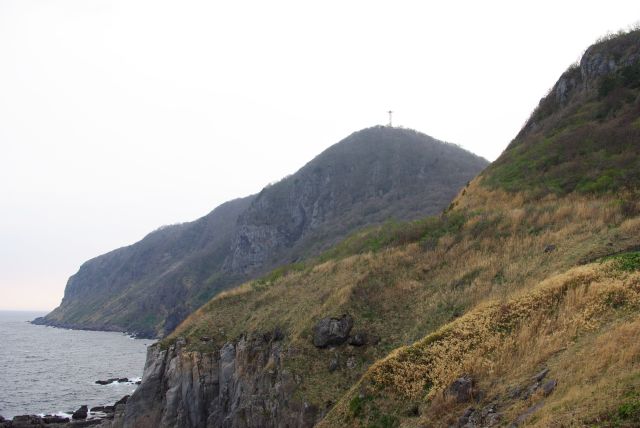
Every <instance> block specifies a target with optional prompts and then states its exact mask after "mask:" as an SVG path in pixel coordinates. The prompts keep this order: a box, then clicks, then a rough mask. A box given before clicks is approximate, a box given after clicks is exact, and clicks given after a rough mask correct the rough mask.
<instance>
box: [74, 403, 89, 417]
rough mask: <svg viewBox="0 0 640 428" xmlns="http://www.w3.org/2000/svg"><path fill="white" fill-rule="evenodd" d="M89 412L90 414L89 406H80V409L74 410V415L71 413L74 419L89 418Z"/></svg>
mask: <svg viewBox="0 0 640 428" xmlns="http://www.w3.org/2000/svg"><path fill="white" fill-rule="evenodd" d="M88 414H89V408H88V407H87V406H80V408H79V409H78V410H76V411H75V412H73V415H71V418H72V419H74V420H75V419H87V416H88Z"/></svg>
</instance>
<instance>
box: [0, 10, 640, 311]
mask: <svg viewBox="0 0 640 428" xmlns="http://www.w3.org/2000/svg"><path fill="white" fill-rule="evenodd" d="M638 19H640V2H638V1H637V0H636V1H615V0H609V1H607V2H602V1H577V2H561V1H530V2H526V3H525V2H514V1H508V2H490V1H483V2H477V1H469V2H455V1H446V2H445V1H440V2H426V1H415V2H408V1H385V2H377V1H371V0H367V1H361V2H360V1H358V2H356V1H347V0H341V1H335V2H334V1H326V0H325V1H322V2H313V3H312V2H306V1H300V0H298V1H291V2H280V1H273V0H272V1H255V2H247V1H226V2H217V1H211V0H209V1H185V0H181V1H177V0H176V1H161V0H149V1H146V0H145V1H140V0H64V1H63V0H0V309H47V310H48V309H53V308H54V307H55V306H57V304H58V303H59V302H60V299H61V298H62V294H63V290H64V286H65V283H66V280H67V278H68V276H70V275H71V274H73V273H75V272H76V271H77V269H78V268H79V266H80V264H81V263H82V262H83V261H85V260H87V259H89V258H91V257H94V256H96V255H98V254H101V253H104V252H106V251H109V250H111V249H114V248H117V247H120V246H123V245H128V244H131V243H133V242H135V241H137V240H139V239H140V238H142V237H143V236H144V235H145V234H146V233H148V232H149V231H151V230H153V229H155V228H157V227H158V226H161V225H164V224H171V223H176V222H183V221H188V220H193V219H195V218H197V217H200V216H202V215H204V214H206V213H207V212H209V211H210V210H211V209H213V208H214V207H215V206H217V205H219V204H220V203H222V202H224V201H226V200H228V199H232V198H235V197H240V196H245V195H248V194H251V193H255V192H257V191H259V190H260V189H261V188H262V187H263V186H264V185H266V184H267V183H269V182H273V181H276V180H278V179H280V178H282V177H283V176H285V175H288V174H291V173H293V172H295V171H296V170H297V169H298V168H299V167H301V166H302V165H303V164H304V163H306V162H307V161H309V160H310V159H312V158H313V157H314V156H315V155H317V154H318V153H320V152H321V151H322V150H324V149H325V148H327V147H328V146H330V145H331V144H334V143H336V142H338V141H339V140H340V139H342V138H344V137H346V136H347V135H348V134H350V133H351V132H353V131H356V130H358V129H361V128H364V127H368V126H371V125H376V124H385V123H386V121H387V114H386V111H387V110H389V109H393V110H394V111H395V112H396V113H395V116H394V119H395V120H394V122H395V124H398V125H402V126H406V127H411V128H414V129H417V130H419V131H422V132H424V133H426V134H429V135H431V136H433V137H435V138H438V139H441V140H445V141H450V142H454V143H457V144H459V145H461V146H463V147H464V148H466V149H468V150H470V151H473V152H475V153H477V154H479V155H481V156H484V157H486V158H487V159H489V160H493V159H495V158H496V157H497V156H498V155H499V154H500V152H501V151H502V150H503V149H504V148H505V147H506V145H507V144H508V143H509V141H510V139H511V138H513V137H514V136H515V134H516V133H517V131H518V130H519V128H520V127H521V125H522V124H523V123H524V121H525V120H526V119H527V117H528V116H529V114H530V112H531V111H532V110H533V108H534V107H535V106H536V105H537V103H538V101H539V99H540V98H541V97H542V96H543V95H544V94H545V93H546V91H547V90H548V89H549V88H550V87H551V86H552V85H553V84H554V82H555V81H556V79H557V78H558V77H559V75H560V74H561V73H562V72H563V71H564V69H565V68H566V67H567V66H569V65H570V64H571V63H572V62H574V61H576V60H577V59H578V58H579V56H580V55H581V53H582V52H583V51H584V49H585V48H587V47H588V46H589V45H590V44H591V43H592V42H593V41H594V40H595V39H596V38H598V37H599V36H601V35H603V34H605V33H607V32H609V31H616V30H618V29H620V28H625V27H628V26H629V25H631V24H633V23H635V22H637V20H638Z"/></svg>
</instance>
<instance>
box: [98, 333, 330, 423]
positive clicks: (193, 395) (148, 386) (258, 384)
mask: <svg viewBox="0 0 640 428" xmlns="http://www.w3.org/2000/svg"><path fill="white" fill-rule="evenodd" d="M281 339H282V337H281V336H279V335H278V333H276V334H254V335H251V336H243V337H241V338H239V340H237V341H235V342H227V343H225V344H224V345H223V346H222V347H221V348H219V349H218V350H216V351H215V352H211V351H210V352H199V351H188V350H186V349H185V343H184V341H183V340H178V341H176V342H175V343H174V344H173V345H171V346H169V347H168V348H166V349H162V348H161V347H160V346H158V345H153V346H152V347H150V349H149V351H148V357H147V363H146V366H145V371H144V377H143V380H142V384H141V385H140V387H139V388H138V390H136V392H135V393H134V394H133V396H132V397H131V398H130V399H129V401H128V402H127V406H126V411H125V412H124V413H123V414H122V415H119V417H116V420H115V421H114V422H112V423H108V424H107V425H110V426H113V427H114V428H115V427H127V428H129V427H131V428H134V427H135V428H147V427H148V428H157V427H267V426H273V427H311V426H313V425H314V424H315V423H316V422H317V420H318V418H319V412H318V409H317V408H316V407H314V406H311V405H309V404H308V403H304V402H299V401H296V400H295V399H294V397H293V395H294V392H295V390H296V388H297V384H298V382H299V380H298V379H297V378H296V376H295V375H294V374H292V373H291V372H290V371H288V370H287V369H285V368H284V367H283V364H282V360H283V359H284V358H286V357H287V352H288V349H287V348H286V347H285V346H284V345H283V343H282V341H281Z"/></svg>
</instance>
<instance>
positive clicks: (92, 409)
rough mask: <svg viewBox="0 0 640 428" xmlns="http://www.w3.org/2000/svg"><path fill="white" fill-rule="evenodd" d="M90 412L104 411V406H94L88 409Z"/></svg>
mask: <svg viewBox="0 0 640 428" xmlns="http://www.w3.org/2000/svg"><path fill="white" fill-rule="evenodd" d="M89 411H91V412H104V406H96V407H92V408H91V409H89Z"/></svg>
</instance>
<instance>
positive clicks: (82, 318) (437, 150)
mask: <svg viewBox="0 0 640 428" xmlns="http://www.w3.org/2000/svg"><path fill="white" fill-rule="evenodd" d="M486 165H487V162H486V161H485V160H484V159H482V158H480V157H478V156H475V155H473V154H471V153H469V152H467V151H465V150H463V149H461V148H459V147H457V146H455V145H453V144H448V143H443V142H440V141H437V140H435V139H433V138H431V137H429V136H427V135H424V134H421V133H419V132H416V131H412V130H407V129H398V128H390V127H381V126H379V127H374V128H369V129H365V130H362V131H359V132H356V133H354V134H352V135H350V136H349V137H347V138H345V139H344V140H343V141H341V142H339V143H337V144H335V145H333V146H331V147H330V148H329V149H327V150H325V151H324V152H323V153H322V154H320V155H319V156H318V157H316V158H315V159H313V160H312V161H311V162H309V163H308V164H307V165H305V166H304V167H303V168H302V169H300V170H299V171H298V172H296V173H295V174H293V175H291V176H289V177H286V178H285V179H283V180H281V181H280V182H278V183H276V184H273V185H270V186H267V187H266V188H264V189H263V190H262V191H261V192H260V193H259V194H257V195H254V196H250V197H247V198H243V199H238V200H235V201H231V202H227V203H225V204H223V205H221V206H220V207H218V208H216V209H215V210H214V211H212V212H211V213H210V214H208V215H207V216H205V217H203V218H201V219H199V220H196V221H194V222H190V223H184V224H179V225H174V226H168V227H165V228H162V229H160V230H158V231H156V232H153V233H151V234H149V235H148V236H147V237H145V238H144V239H143V240H142V241H140V242H138V243H136V244H134V245H131V246H129V247H125V248H121V249H118V250H115V251H112V252H110V253H107V254H104V255H102V256H99V257H96V258H95V259H92V260H89V261H88V262H86V263H84V264H83V265H82V266H81V267H80V270H79V271H78V273H76V274H75V275H73V276H72V277H71V278H70V279H69V281H68V283H67V287H66V289H65V295H64V298H63V300H62V303H61V305H60V306H59V307H58V308H56V309H55V310H54V311H53V312H51V313H50V314H48V315H47V316H46V317H44V318H42V319H39V320H37V321H36V322H38V323H42V324H48V325H54V326H61V327H70V328H85V329H98V330H116V331H128V332H132V333H135V334H137V335H140V336H151V337H155V336H163V335H166V334H168V333H169V332H171V331H172V330H173V329H174V328H175V327H176V325H178V324H179V323H180V321H182V320H183V319H185V317H186V316H188V315H189V314H190V313H192V312H193V311H194V310H195V309H197V308H198V307H199V306H200V305H202V304H203V303H204V302H206V301H207V300H208V299H210V298H211V297H212V296H214V295H216V294H217V293H219V292H220V291H222V290H224V289H227V288H229V287H233V286H235V285H238V284H240V283H242V282H243V281H245V280H247V279H250V278H255V277H257V276H260V275H262V274H264V273H266V272H268V271H269V270H271V269H273V268H275V267H277V266H280V265H282V264H287V263H291V262H295V261H299V260H302V259H305V258H308V257H312V256H315V255H317V254H319V253H320V252H322V251H323V250H325V249H326V248H328V247H330V246H331V245H333V244H335V243H336V242H338V241H339V240H340V239H342V238H344V237H345V236H346V235H347V234H349V233H351V232H353V231H355V230H357V229H360V228H363V227H364V226H367V225H371V224H377V223H382V222H385V221H387V220H390V219H396V220H410V219H415V218H419V217H423V216H425V215H429V214H434V213H437V212H439V211H440V210H442V209H443V208H444V207H446V206H447V204H448V203H449V202H450V201H451V198H453V196H454V195H455V194H456V192H457V191H458V190H459V189H460V188H461V187H462V186H464V185H465V183H467V182H468V181H469V180H470V179H472V178H473V177H474V176H476V175H477V174H478V173H479V172H480V171H481V170H482V169H483V168H484V167H485V166H486Z"/></svg>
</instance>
